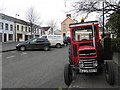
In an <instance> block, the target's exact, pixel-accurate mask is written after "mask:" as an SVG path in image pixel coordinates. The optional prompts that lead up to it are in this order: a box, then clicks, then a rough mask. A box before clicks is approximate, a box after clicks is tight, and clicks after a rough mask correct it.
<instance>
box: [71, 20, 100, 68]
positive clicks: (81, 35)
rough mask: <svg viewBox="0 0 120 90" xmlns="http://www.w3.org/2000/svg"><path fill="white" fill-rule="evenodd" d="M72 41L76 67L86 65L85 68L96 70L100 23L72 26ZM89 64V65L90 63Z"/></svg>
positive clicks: (73, 59) (84, 23)
mask: <svg viewBox="0 0 120 90" xmlns="http://www.w3.org/2000/svg"><path fill="white" fill-rule="evenodd" d="M70 37H71V38H70V41H71V44H70V45H71V46H70V48H71V51H72V59H71V60H72V61H71V63H72V64H74V65H77V66H78V65H80V66H81V64H80V63H85V62H84V60H85V61H87V62H86V63H85V64H84V65H85V66H83V68H86V67H90V68H94V67H95V66H97V64H98V62H97V61H98V60H99V59H100V57H99V55H98V54H99V53H100V52H99V47H98V46H99V44H100V37H99V28H98V22H97V21H92V22H82V23H75V24H70ZM88 62H89V63H88Z"/></svg>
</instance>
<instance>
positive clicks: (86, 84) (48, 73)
mask: <svg viewBox="0 0 120 90" xmlns="http://www.w3.org/2000/svg"><path fill="white" fill-rule="evenodd" d="M67 50H68V47H63V48H60V49H57V48H52V50H51V51H39V50H38V51H25V52H18V51H10V52H5V53H3V54H2V72H3V73H2V86H3V88H66V87H67V86H66V85H65V84H64V76H63V75H64V65H65V64H66V63H68V61H67V60H68V51H67ZM117 87H118V86H117V85H114V86H110V85H108V84H107V83H106V80H105V78H104V73H103V74H101V75H98V76H96V75H94V74H93V75H84V74H83V75H78V76H77V80H75V81H73V82H72V84H71V85H70V88H117Z"/></svg>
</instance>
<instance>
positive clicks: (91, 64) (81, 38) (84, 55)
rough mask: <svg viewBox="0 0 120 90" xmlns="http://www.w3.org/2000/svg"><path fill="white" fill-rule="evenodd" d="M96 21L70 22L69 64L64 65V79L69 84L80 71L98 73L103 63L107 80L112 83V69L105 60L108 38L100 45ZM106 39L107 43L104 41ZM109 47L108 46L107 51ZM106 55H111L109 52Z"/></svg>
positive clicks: (109, 63)
mask: <svg viewBox="0 0 120 90" xmlns="http://www.w3.org/2000/svg"><path fill="white" fill-rule="evenodd" d="M99 34H100V33H99V25H98V21H90V22H81V23H74V24H70V40H69V42H70V45H69V64H66V65H65V67H64V81H65V84H66V85H68V86H69V85H70V84H71V82H72V80H74V79H75V78H76V74H80V73H100V72H101V70H102V68H103V66H102V65H105V73H106V74H105V75H106V80H107V82H108V83H109V84H110V85H112V84H114V70H113V66H112V63H111V62H105V61H104V60H107V59H106V58H104V56H106V55H107V54H106V55H105V52H104V50H105V47H106V45H107V44H109V46H107V48H108V47H111V46H110V43H109V41H110V40H104V43H105V44H104V48H103V47H102V44H101V40H100V35H99ZM106 41H107V43H106ZM109 50H110V48H108V51H107V52H108V53H110V52H109ZM108 56H111V55H110V54H109V55H108Z"/></svg>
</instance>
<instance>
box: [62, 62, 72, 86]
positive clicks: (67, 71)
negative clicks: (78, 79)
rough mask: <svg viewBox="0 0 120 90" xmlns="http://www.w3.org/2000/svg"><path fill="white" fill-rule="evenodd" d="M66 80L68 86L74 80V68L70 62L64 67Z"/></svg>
mask: <svg viewBox="0 0 120 90" xmlns="http://www.w3.org/2000/svg"><path fill="white" fill-rule="evenodd" d="M64 82H65V84H66V85H67V86H69V85H70V84H71V82H72V69H71V66H70V64H66V65H65V67H64Z"/></svg>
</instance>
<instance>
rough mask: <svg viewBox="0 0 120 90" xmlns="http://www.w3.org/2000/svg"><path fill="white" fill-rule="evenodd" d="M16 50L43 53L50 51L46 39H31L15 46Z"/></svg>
mask: <svg viewBox="0 0 120 90" xmlns="http://www.w3.org/2000/svg"><path fill="white" fill-rule="evenodd" d="M16 49H17V50H20V51H25V50H29V49H44V50H45V51H48V50H50V42H49V40H48V39H43V38H33V39H30V40H27V41H25V42H22V43H19V44H17V45H16Z"/></svg>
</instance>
